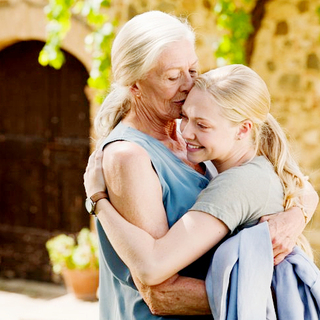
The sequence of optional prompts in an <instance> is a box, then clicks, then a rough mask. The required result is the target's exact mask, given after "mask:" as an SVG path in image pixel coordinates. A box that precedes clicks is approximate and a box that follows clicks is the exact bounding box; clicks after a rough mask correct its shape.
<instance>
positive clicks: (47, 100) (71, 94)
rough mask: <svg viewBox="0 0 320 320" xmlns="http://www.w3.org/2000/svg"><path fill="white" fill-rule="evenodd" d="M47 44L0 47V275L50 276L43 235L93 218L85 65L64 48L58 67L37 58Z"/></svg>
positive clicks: (71, 228) (77, 226) (75, 229)
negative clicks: (87, 181) (87, 188)
mask: <svg viewBox="0 0 320 320" xmlns="http://www.w3.org/2000/svg"><path fill="white" fill-rule="evenodd" d="M43 45H44V43H42V42H40V41H24V42H19V43H16V44H14V45H12V46H10V47H8V48H6V49H4V50H2V51H0V115H1V116H0V179H1V181H0V183H1V192H0V203H1V208H2V210H1V211H2V213H1V216H0V233H1V236H0V262H1V269H0V276H1V275H2V276H10V277H11V276H16V277H26V278H32V279H38V280H50V276H51V275H50V266H49V263H48V256H47V252H46V249H45V241H46V240H47V239H48V238H49V237H50V236H52V235H53V234H56V233H59V232H78V231H79V230H80V229H81V228H82V227H83V226H88V225H89V217H88V215H87V213H86V211H85V208H84V199H85V193H84V189H83V172H84V170H85V166H86V162H87V159H88V156H89V126H90V122H89V102H88V100H87V98H86V96H85V93H84V88H85V85H86V80H87V78H88V73H87V71H86V70H85V68H84V67H83V65H82V64H81V63H80V62H79V61H78V60H77V59H75V58H74V57H73V56H71V55H70V54H68V53H67V52H66V53H65V54H66V64H65V65H64V66H63V67H62V68H61V69H60V70H54V69H52V68H49V67H47V68H44V67H42V66H40V65H39V63H38V54H39V52H40V50H41V48H42V47H43Z"/></svg>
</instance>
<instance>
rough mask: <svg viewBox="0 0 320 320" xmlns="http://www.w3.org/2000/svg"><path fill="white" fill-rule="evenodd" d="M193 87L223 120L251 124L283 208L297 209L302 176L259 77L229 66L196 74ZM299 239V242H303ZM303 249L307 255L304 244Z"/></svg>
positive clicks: (300, 194)
mask: <svg viewBox="0 0 320 320" xmlns="http://www.w3.org/2000/svg"><path fill="white" fill-rule="evenodd" d="M195 87H196V88H198V89H200V90H204V91H207V92H209V93H210V94H211V95H212V96H213V98H214V100H215V102H216V103H217V104H218V105H219V106H220V108H221V112H222V114H223V116H224V117H225V118H226V119H228V120H230V121H232V122H233V123H235V124H239V123H241V122H242V121H244V120H251V121H252V123H253V127H252V131H253V134H252V143H253V145H254V147H255V151H256V154H257V155H263V156H264V157H265V158H267V159H268V160H269V161H270V162H271V163H272V165H273V167H274V170H275V172H276V173H277V175H278V176H279V178H280V181H281V183H282V185H283V189H284V203H283V206H284V208H285V209H288V208H291V207H292V206H301V196H302V193H303V189H304V186H305V181H306V177H305V176H304V175H303V174H302V172H301V170H300V168H299V166H298V164H297V163H296V161H295V160H294V158H293V156H292V154H291V152H290V148H289V144H288V141H287V138H286V135H285V133H284V131H283V130H282V129H281V127H280V125H279V123H278V122H277V121H276V119H275V118H274V117H273V116H272V115H271V114H270V113H269V112H270V105H271V99H270V94H269V91H268V88H267V86H266V84H265V82H264V81H263V80H262V78H261V77H260V76H259V75H258V74H257V73H256V72H254V71H253V70H252V69H250V68H248V67H246V66H244V65H229V66H225V67H221V68H217V69H215V70H211V71H209V72H207V73H205V74H203V75H200V76H199V77H198V78H197V80H196V81H195ZM302 238H304V237H301V242H305V239H302ZM299 242H300V241H299ZM302 246H303V245H302ZM305 246H306V248H304V249H305V250H306V251H307V252H308V251H309V250H310V248H308V244H305ZM308 253H309V254H310V252H308Z"/></svg>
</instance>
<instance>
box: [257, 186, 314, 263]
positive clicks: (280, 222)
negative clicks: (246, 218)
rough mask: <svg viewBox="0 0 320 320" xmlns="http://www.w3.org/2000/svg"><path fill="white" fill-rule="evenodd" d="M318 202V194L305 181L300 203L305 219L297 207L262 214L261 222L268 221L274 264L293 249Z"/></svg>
mask: <svg viewBox="0 0 320 320" xmlns="http://www.w3.org/2000/svg"><path fill="white" fill-rule="evenodd" d="M318 202H319V196H318V194H317V192H316V191H315V190H314V188H313V187H312V185H311V184H310V183H309V182H306V186H305V192H304V195H303V198H302V204H303V206H304V209H305V212H306V213H307V215H308V219H307V221H306V220H305V217H304V215H303V212H302V210H301V209H300V208H298V207H292V208H290V209H289V210H287V211H285V212H280V213H277V214H274V215H269V216H264V217H262V218H261V219H260V221H261V222H264V221H268V223H269V230H270V235H271V239H272V246H273V256H274V264H275V265H277V264H279V263H280V262H281V261H282V260H283V259H284V258H285V257H286V256H287V255H288V254H289V253H290V252H291V251H292V249H293V247H294V246H295V244H296V242H297V239H298V237H299V235H300V234H301V233H302V232H303V230H304V228H305V227H306V223H308V222H309V221H310V220H311V218H312V216H313V214H314V212H315V210H316V208H317V205H318Z"/></svg>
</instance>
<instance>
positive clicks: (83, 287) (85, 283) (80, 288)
mask: <svg viewBox="0 0 320 320" xmlns="http://www.w3.org/2000/svg"><path fill="white" fill-rule="evenodd" d="M62 277H63V279H64V282H65V284H66V287H67V290H68V292H71V293H74V295H75V296H76V298H78V299H81V300H88V301H94V300H97V290H98V286H99V270H97V269H85V270H76V269H72V270H70V269H65V270H63V271H62Z"/></svg>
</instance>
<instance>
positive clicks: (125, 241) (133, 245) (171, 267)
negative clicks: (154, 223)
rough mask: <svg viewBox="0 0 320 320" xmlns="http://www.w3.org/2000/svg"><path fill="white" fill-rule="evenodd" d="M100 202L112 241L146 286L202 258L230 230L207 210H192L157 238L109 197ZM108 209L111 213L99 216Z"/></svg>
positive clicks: (105, 226) (103, 220) (103, 218)
mask: <svg viewBox="0 0 320 320" xmlns="http://www.w3.org/2000/svg"><path fill="white" fill-rule="evenodd" d="M99 203H100V204H99ZM99 203H98V204H99V207H98V208H97V209H98V211H97V213H98V218H99V220H100V222H101V224H102V226H103V228H104V229H105V230H106V232H107V234H108V238H109V240H110V242H111V243H112V245H113V246H114V247H115V248H117V249H118V251H117V253H118V254H119V256H120V257H121V259H122V260H123V261H124V262H125V263H126V264H127V265H128V266H129V267H130V270H132V272H133V273H134V274H135V275H136V276H137V277H138V279H139V280H140V281H141V282H142V283H144V284H147V285H156V284H159V283H161V282H163V281H165V280H167V279H168V278H169V277H171V276H173V275H174V274H176V273H177V272H178V271H180V270H181V269H183V268H184V267H186V266H188V265H189V264H191V263H192V262H194V261H195V260H197V259H198V258H200V257H201V256H202V255H203V254H205V253H206V252H207V251H209V250H210V249H211V248H212V247H214V246H215V245H216V244H217V243H218V242H219V241H220V240H221V239H222V238H223V237H224V236H226V235H227V233H228V232H229V229H228V228H227V226H226V225H225V224H224V223H223V222H221V221H220V220H219V219H216V218H215V217H213V216H211V215H209V214H207V213H204V212H200V211H189V212H187V213H186V214H185V215H184V216H183V217H182V218H180V219H179V221H177V222H176V223H175V224H174V225H173V226H172V228H170V229H169V231H168V232H167V233H166V234H165V235H164V236H163V237H161V238H159V239H154V238H153V237H152V236H151V235H150V234H149V233H147V232H145V231H144V230H142V229H140V228H137V227H136V226H135V225H133V224H131V223H130V222H128V221H126V220H125V219H123V218H122V217H121V216H120V215H119V214H118V213H117V211H116V210H115V209H114V208H112V205H111V204H110V203H109V202H108V201H107V200H106V199H103V200H101V201H99ZM102 207H103V208H102ZM105 211H107V212H108V214H107V215H105V214H103V215H101V216H100V213H102V212H105ZM172 244H174V245H172Z"/></svg>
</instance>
